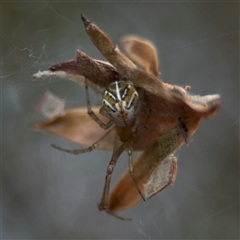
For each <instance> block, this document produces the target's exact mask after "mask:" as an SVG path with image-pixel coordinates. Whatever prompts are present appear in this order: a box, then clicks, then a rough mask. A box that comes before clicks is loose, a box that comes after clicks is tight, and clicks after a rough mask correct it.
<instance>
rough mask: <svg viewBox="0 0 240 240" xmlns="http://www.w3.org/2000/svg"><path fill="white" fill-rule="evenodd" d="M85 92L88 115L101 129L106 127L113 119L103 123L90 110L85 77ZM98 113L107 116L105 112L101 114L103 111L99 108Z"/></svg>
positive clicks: (109, 125) (110, 124) (111, 123)
mask: <svg viewBox="0 0 240 240" xmlns="http://www.w3.org/2000/svg"><path fill="white" fill-rule="evenodd" d="M85 92H86V102H87V110H88V115H89V116H90V117H91V118H92V119H93V120H94V121H96V122H97V123H98V124H99V126H100V127H101V128H103V129H108V128H110V127H111V126H112V125H113V121H112V120H109V121H108V122H107V123H104V122H103V121H102V120H101V119H99V118H98V116H97V115H96V114H95V113H94V112H93V111H92V108H91V103H90V96H89V90H88V85H87V79H85ZM100 113H101V114H102V115H104V116H105V117H107V116H106V115H105V114H103V111H102V110H100Z"/></svg>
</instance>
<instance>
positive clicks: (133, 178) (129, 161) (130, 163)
mask: <svg viewBox="0 0 240 240" xmlns="http://www.w3.org/2000/svg"><path fill="white" fill-rule="evenodd" d="M132 152H133V148H132V147H129V148H128V164H129V174H130V176H131V178H132V180H133V183H134V185H135V187H136V189H137V191H138V193H139V195H140V196H141V198H142V200H143V201H145V197H144V196H143V194H142V192H141V190H140V189H139V187H138V184H137V181H136V179H135V177H134V168H133V160H132Z"/></svg>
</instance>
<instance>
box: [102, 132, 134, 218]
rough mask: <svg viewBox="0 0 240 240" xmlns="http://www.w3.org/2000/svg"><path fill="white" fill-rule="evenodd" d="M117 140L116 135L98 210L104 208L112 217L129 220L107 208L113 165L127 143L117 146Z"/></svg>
mask: <svg viewBox="0 0 240 240" xmlns="http://www.w3.org/2000/svg"><path fill="white" fill-rule="evenodd" d="M118 142H119V141H118V136H116V137H115V142H114V150H115V151H114V152H113V155H112V158H111V161H110V162H109V164H108V168H107V173H106V177H105V184H104V188H103V194H102V199H101V203H100V204H99V210H100V211H102V210H104V211H105V212H107V213H108V214H110V215H112V216H114V217H116V218H118V219H120V220H126V221H130V220H131V218H123V217H120V216H118V215H117V214H115V213H114V212H113V211H111V210H110V209H109V190H110V183H111V177H112V173H113V170H114V167H115V165H116V163H117V160H118V158H119V156H120V155H121V154H122V152H123V151H124V150H125V149H126V148H127V147H128V145H129V142H128V141H127V142H124V143H122V144H121V145H120V146H118V147H117V144H118Z"/></svg>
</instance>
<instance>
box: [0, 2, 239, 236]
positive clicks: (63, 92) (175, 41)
mask: <svg viewBox="0 0 240 240" xmlns="http://www.w3.org/2000/svg"><path fill="white" fill-rule="evenodd" d="M81 13H83V14H84V15H85V16H86V17H87V18H88V19H90V20H91V21H92V22H94V23H96V24H97V25H98V26H100V27H101V28H102V29H103V30H104V31H105V32H106V33H107V34H108V35H109V37H110V38H111V39H112V40H113V41H114V42H115V43H117V42H118V39H119V38H120V37H122V36H123V35H127V34H137V35H139V36H142V37H144V38H148V39H149V40H151V41H152V42H153V43H154V44H155V45H156V46H157V48H158V56H159V58H160V71H161V72H162V80H163V81H165V82H168V83H171V84H177V85H191V86H192V92H193V93H195V94H200V95H207V94H220V95H221V109H220V112H219V114H218V115H217V116H216V117H215V118H213V119H210V120H204V121H203V122H202V124H201V126H200V128H199V130H198V132H197V133H196V134H195V135H194V137H193V139H192V140H191V142H190V144H189V146H184V147H183V148H182V149H181V150H180V151H178V152H177V157H178V160H179V162H178V166H179V169H178V175H177V180H176V182H175V185H174V186H173V187H169V188H167V189H166V190H164V191H163V192H162V193H160V194H158V195H156V196H155V197H153V198H152V199H150V200H148V201H146V202H141V203H140V204H138V205H137V206H136V207H134V208H133V209H130V210H128V211H125V212H122V213H121V215H122V216H124V217H132V218H133V221H132V222H123V221H120V220H118V219H115V218H113V217H111V216H109V215H107V214H105V213H104V212H99V211H98V208H97V204H98V203H99V201H100V198H101V194H102V188H103V184H104V177H105V172H106V167H107V165H108V161H109V160H110V157H111V152H104V151H99V150H96V151H94V152H92V153H89V154H84V155H78V156H72V155H68V154H65V153H63V152H60V151H57V150H56V149H53V148H52V147H51V146H50V144H52V143H55V144H57V145H60V146H63V147H65V148H70V149H73V148H76V147H77V146H76V145H75V146H74V145H73V144H70V143H68V142H66V141H64V140H62V139H58V138H57V137H55V136H51V135H48V134H46V133H39V132H33V131H31V129H30V125H31V123H33V122H36V121H39V120H42V118H41V116H40V115H39V114H38V113H37V112H36V111H35V108H36V105H37V103H38V101H39V100H40V98H41V97H42V95H43V94H44V93H45V92H46V91H47V90H50V91H51V92H53V93H54V94H56V95H58V96H59V97H61V98H65V99H66V102H67V107H78V106H85V97H84V96H85V95H84V89H83V88H82V87H80V86H78V85H77V84H75V83H73V82H71V81H68V80H62V79H57V78H48V79H45V80H39V81H33V79H32V74H33V73H35V72H37V71H38V70H45V69H47V68H48V67H49V66H50V65H52V64H54V63H56V62H60V61H67V60H70V59H73V58H74V57H75V52H76V49H80V50H82V51H84V52H86V53H87V54H88V55H90V56H91V57H93V58H98V59H102V60H104V59H103V57H102V56H101V55H100V53H99V52H98V51H97V50H96V49H95V47H94V46H93V44H92V43H91V41H90V40H89V38H88V36H87V35H86V33H85V31H84V28H83V25H82V22H81V19H80V14H81ZM1 18H2V20H1V21H2V30H1V47H2V48H1V50H2V58H1V81H2V91H1V100H2V124H1V127H2V135H1V139H2V144H1V147H2V149H1V151H2V155H1V167H2V168H1V174H2V218H1V219H2V225H1V226H2V235H1V236H2V239H83V238H88V239H100V238H101V239H118V238H121V239H239V3H238V2H230V1H229V2H220V1H219V2H210V1H209V2H201V1H196V2H191V1H188V2H178V1H174V2H166V1H162V2H160V1H159V2H157V1H151V2H147V1H146V2H141V1H136V2H113V1H110V2H106V1H94V2H92V1H88V2H87V1H86V2H85V1H82V2H80V1H79V2H77V1H73V2H71V1H69V2H58V1H51V2H48V1H42V2H41V1H38V2H35V1H33V2H31V1H30V2H24V1H19V2H18V1H15V2H2V3H1ZM91 99H92V103H93V104H99V103H100V98H99V97H96V96H95V94H93V93H92V94H91ZM126 167H127V156H126V154H123V156H121V158H120V160H119V162H118V165H117V167H116V169H115V172H114V176H113V182H112V186H113V185H114V183H116V181H117V179H118V178H119V176H120V175H121V173H122V172H123V171H124V169H125V168H126Z"/></svg>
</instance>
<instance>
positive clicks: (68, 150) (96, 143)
mask: <svg viewBox="0 0 240 240" xmlns="http://www.w3.org/2000/svg"><path fill="white" fill-rule="evenodd" d="M109 134H111V133H110V131H108V132H107V133H106V134H105V135H104V136H103V137H102V138H100V139H99V140H98V141H96V142H95V143H93V144H92V145H91V146H89V147H86V148H82V149H73V150H70V149H65V148H62V147H59V146H57V145H55V144H51V145H52V147H54V148H56V149H58V150H61V151H64V152H67V153H70V154H74V155H77V154H81V153H87V152H91V151H93V150H94V149H96V148H98V146H99V145H100V144H101V143H102V142H104V140H105V138H107V137H108V135H109Z"/></svg>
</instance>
